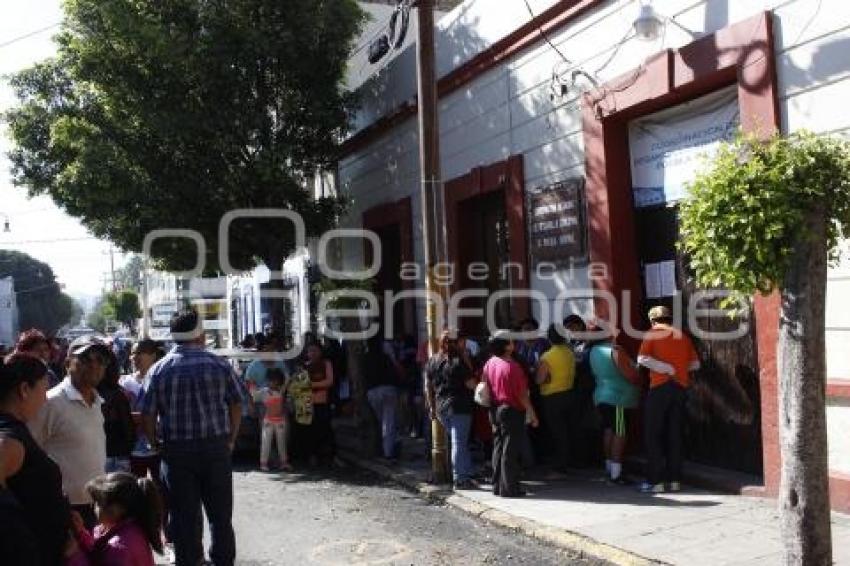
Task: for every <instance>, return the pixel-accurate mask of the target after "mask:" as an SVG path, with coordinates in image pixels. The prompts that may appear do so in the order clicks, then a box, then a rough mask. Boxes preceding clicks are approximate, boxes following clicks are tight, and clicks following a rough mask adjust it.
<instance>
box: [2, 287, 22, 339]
mask: <svg viewBox="0 0 850 566" xmlns="http://www.w3.org/2000/svg"><path fill="white" fill-rule="evenodd" d="M18 331H19V328H18V303H17V301H16V299H15V279H14V277H5V278H3V279H0V344H4V345H6V346H12V345H14V344H15V341H17V339H18Z"/></svg>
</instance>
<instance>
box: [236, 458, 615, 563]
mask: <svg viewBox="0 0 850 566" xmlns="http://www.w3.org/2000/svg"><path fill="white" fill-rule="evenodd" d="M244 469H246V468H243V470H244ZM234 490H235V500H236V501H235V510H234V528H235V531H236V544H237V556H238V559H237V564H242V565H246V566H247V565H261V564H262V565H289V564H292V565H296V564H297V565H301V564H304V565H307V564H316V565H322V566H333V565H351V564H356V565H363V566H365V565H373V564H382V565H396V564H398V565H401V564H404V565H408V564H410V565H417V566H419V565H422V566H425V565H437V564H439V565H444V564H464V565H474V564H488V565H490V564H492V565H498V564H529V565H534V566H545V565H550V564H551V565H555V564H603V563H602V562H599V561H596V560H589V559H580V558H577V557H575V556H571V555H569V554H567V553H565V552H564V551H561V550H558V549H554V548H551V547H549V546H546V545H544V544H542V543H539V542H537V541H534V540H531V539H529V538H526V537H523V536H521V535H518V534H515V533H511V532H508V531H506V530H502V529H499V528H496V527H493V526H490V525H487V524H484V523H483V522H479V521H476V520H475V519H473V518H472V517H469V516H467V515H465V514H463V513H462V512H460V511H457V510H455V509H453V508H450V507H445V506H442V505H438V504H432V503H429V502H427V501H425V500H424V499H421V498H419V497H417V496H415V495H413V494H411V493H408V492H406V491H404V490H403V489H401V488H399V487H396V486H394V485H391V484H387V483H386V482H384V481H383V480H381V479H378V478H377V477H376V476H373V475H371V474H369V473H368V472H363V471H360V470H357V469H354V468H349V467H346V468H343V469H338V470H334V471H332V472H328V473H326V474H323V473H305V474H300V473H295V474H288V475H279V474H276V473H272V474H263V473H259V472H256V471H237V472H236V473H235V474H234Z"/></svg>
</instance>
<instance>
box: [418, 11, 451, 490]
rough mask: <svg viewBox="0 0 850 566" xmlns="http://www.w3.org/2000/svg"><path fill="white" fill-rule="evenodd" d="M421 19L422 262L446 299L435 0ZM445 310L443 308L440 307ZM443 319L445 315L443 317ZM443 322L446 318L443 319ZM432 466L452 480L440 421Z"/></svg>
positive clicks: (433, 339) (430, 308) (431, 314)
mask: <svg viewBox="0 0 850 566" xmlns="http://www.w3.org/2000/svg"><path fill="white" fill-rule="evenodd" d="M416 7H417V13H418V18H419V41H418V42H417V47H416V63H417V73H418V85H419V168H420V171H421V175H422V184H421V186H420V202H421V209H422V242H423V250H422V251H423V259H424V263H425V266H426V269H427V274H426V279H425V288H426V290H427V291H428V292H429V294H430V292H431V291H436V292H437V293H439V294H440V296H444V295H445V288H444V287H442V286H438V285H436V284H435V278H434V268H435V265H436V264H437V263H440V262H441V261H445V260H446V258H445V250H446V248H445V222H444V219H445V215H444V211H443V210H442V206H441V205H442V198H441V194H440V193H441V192H442V182H441V174H440V173H441V171H440V124H439V114H438V107H437V79H436V69H435V61H434V59H435V57H434V0H419V1H418V2H417V3H416ZM443 304H445V301H443ZM441 308H442V307H441ZM436 310H437V305H435V304H433V303H432V302H430V301H428V303H427V308H426V326H427V331H428V344H429V350H430V353H431V355H433V354H434V353H435V352H436V351H437V349H438V344H437V341H438V337H439V333H440V329H439V328H437V318H438V317H437V312H436ZM440 314H441V315H442V314H443V313H440ZM440 318H443V317H440ZM431 432H432V434H431V438H432V444H431V466H432V471H433V474H434V481H435V482H436V483H446V482H448V481H449V479H450V478H451V475H450V474H449V466H448V460H447V453H446V435H445V431H444V430H443V426H442V425H441V423H440V421H439V420H437V419H432V420H431Z"/></svg>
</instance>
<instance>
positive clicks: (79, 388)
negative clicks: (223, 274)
mask: <svg viewBox="0 0 850 566" xmlns="http://www.w3.org/2000/svg"><path fill="white" fill-rule="evenodd" d="M198 325H199V318H198V314H197V312H195V311H194V310H192V309H187V310H184V311H181V312H179V313H177V314H176V315H175V316H174V318H173V319H172V325H171V326H172V328H171V330H172V334H173V335H174V336H177V337H187V338H180V339H175V341H174V345H173V347H171V348H170V350H169V351H168V352H166V351H165V348H164V345H163V344H160V343H157V342H154V341H152V340H149V339H142V340H139V341H137V342H136V343H135V344H133V345H132V349H130V348H128V344H127V342H126V341H124V340H113V341H108V340H104V339H101V338H99V337H97V336H94V335H87V336H83V337H80V338H78V339H76V340H73V341H72V342H70V343H69V344H67V348H65V349H64V352H63V353H61V355H63V356H64V360H62V359H61V358H60V357H59V356H60V354H57V352H56V348H55V347H54V346H55V344H53V343H51V340H49V339H48V338H47V337H45V336H44V335H43V334H42V333H40V332H39V331H37V330H30V331H27V332H24V333H22V334H21V336H20V339H19V340H18V343H17V344H16V345H15V347H14V348H13V350H12V351H11V352H7V353H6V355H5V357H4V358H3V361H2V366H0V517H2V519H3V522H4V525H6V524H7V523H8V524H10V525H11V524H14V527H15V528H14V529H5V528H4V529H3V530H2V532H0V555H2V556H3V563H4V564H11V565H17V564H21V565H31V564H34V565H41V564H44V565H50V566H55V565H58V564H68V565H71V566H84V565H93V566H97V565H119V564H120V565H133V566H137V565H138V566H152V565H153V564H154V558H153V553H154V552H158V553H162V552H164V551H165V550H166V548H168V549H169V550H170V551H171V552H172V553H173V559H174V562H176V563H177V564H186V565H191V566H196V565H198V564H203V563H205V562H204V551H203V548H202V521H203V515H202V511H201V508H202V506H203V509H204V511H205V512H206V517H207V520H208V522H209V526H210V539H211V547H210V552H209V555H210V559H211V561H212V563H214V564H216V565H229V564H233V563H234V560H235V556H236V548H235V536H234V533H233V528H232V526H231V516H232V507H233V486H232V464H231V451H232V448H233V445H234V442H235V440H236V435H237V434H238V431H239V426H240V419H241V414H242V406H243V404H244V403H245V400H246V399H247V397H248V392H247V390H246V389H245V386H244V382H243V380H242V379H241V377H239V376H238V375H237V374H236V372H235V371H234V370H233V367H232V366H231V365H230V363H229V362H227V361H225V360H223V359H221V358H219V357H218V356H215V355H214V354H212V353H210V352H208V351H207V350H206V348H205V345H204V337H203V333H202V332H195V330H196V329H197V328H198ZM125 357H126V360H132V365H130V364H129V363H126V360H125ZM130 367H131V368H132V370H133V371H132V372H128V371H127V370H128V369H130ZM61 375H64V377H63V378H61V379H60V378H58V376H61Z"/></svg>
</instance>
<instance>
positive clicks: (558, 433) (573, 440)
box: [540, 391, 581, 470]
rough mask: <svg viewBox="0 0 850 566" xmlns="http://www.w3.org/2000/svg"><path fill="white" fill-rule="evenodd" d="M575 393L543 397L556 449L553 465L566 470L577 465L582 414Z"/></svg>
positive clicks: (547, 420)
mask: <svg viewBox="0 0 850 566" xmlns="http://www.w3.org/2000/svg"><path fill="white" fill-rule="evenodd" d="M576 399H577V397H576V393H575V391H562V392H560V393H552V394H551V395H544V396H542V397H541V399H540V400H541V404H542V405H543V417H544V419H545V422H546V427H547V429H548V430H549V437H550V438H551V439H552V447H553V448H554V460H553V462H552V463H553V465H554V468H555V469H557V470H564V469H566V468H567V467H569V466H572V465H575V463H576V461H575V456H576V453H577V448H578V433H579V429H580V427H581V412H580V411H579V407H578V403H576Z"/></svg>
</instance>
